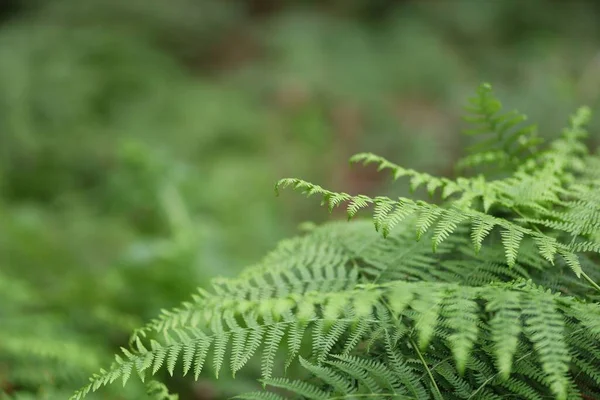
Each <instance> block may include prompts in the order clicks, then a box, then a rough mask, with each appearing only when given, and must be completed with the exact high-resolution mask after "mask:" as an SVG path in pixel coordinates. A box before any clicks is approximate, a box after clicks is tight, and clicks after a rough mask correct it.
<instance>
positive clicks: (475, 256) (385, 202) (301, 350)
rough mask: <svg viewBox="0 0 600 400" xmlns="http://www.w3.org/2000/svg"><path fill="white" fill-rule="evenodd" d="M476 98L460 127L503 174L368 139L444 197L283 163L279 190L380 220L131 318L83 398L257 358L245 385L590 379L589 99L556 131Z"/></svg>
mask: <svg viewBox="0 0 600 400" xmlns="http://www.w3.org/2000/svg"><path fill="white" fill-rule="evenodd" d="M469 110H470V112H472V113H474V114H475V116H474V117H471V118H470V119H469V120H470V121H471V122H473V123H475V128H474V129H473V130H471V131H469V132H468V133H469V134H471V135H474V136H476V137H482V138H483V141H482V142H481V143H480V144H478V145H477V147H475V148H474V150H473V151H474V152H473V153H471V155H470V156H468V157H467V158H465V159H464V160H463V164H464V165H469V166H471V167H475V166H477V165H479V164H481V163H483V162H491V161H493V162H494V163H496V167H499V170H501V171H502V174H500V175H499V176H496V177H494V178H492V179H490V178H489V177H488V178H486V177H485V176H483V175H478V176H475V177H471V178H467V177H460V178H457V179H450V178H438V177H434V176H431V175H429V174H422V173H419V172H417V171H414V170H411V169H405V168H403V167H400V166H398V165H396V164H393V163H391V162H389V161H387V160H385V159H383V158H381V157H378V156H375V155H373V154H371V153H361V154H358V155H356V156H354V157H353V158H352V161H353V162H363V163H366V164H369V163H375V164H377V165H378V169H379V170H389V171H391V172H392V174H393V177H394V179H395V180H397V179H399V178H401V177H408V178H409V181H410V182H409V185H410V186H411V188H412V189H417V188H418V187H421V186H424V187H425V189H426V190H427V191H428V192H429V194H430V195H431V196H436V193H437V194H438V195H439V196H438V198H439V200H440V201H439V202H434V200H431V201H430V202H426V201H420V200H419V201H416V200H412V199H409V198H405V197H401V198H397V199H393V198H390V197H387V196H376V197H371V196H367V195H364V194H358V195H351V194H348V193H343V192H339V193H338V192H333V191H330V190H327V189H325V188H323V187H321V186H319V185H315V184H312V183H310V182H306V181H304V180H301V179H296V178H291V179H283V180H281V181H280V182H278V184H277V185H276V190H277V191H278V192H279V190H280V189H282V188H285V187H292V188H294V189H296V190H299V191H301V192H303V193H305V194H306V195H307V196H312V195H318V196H320V197H321V200H322V203H323V205H326V206H327V207H328V209H329V210H330V211H331V210H333V208H336V207H344V208H345V209H346V212H347V215H348V217H349V218H350V219H352V218H354V217H355V216H356V215H357V214H358V213H359V212H360V211H361V210H364V209H367V208H372V209H373V211H372V223H373V224H374V227H375V229H372V227H371V226H370V225H371V222H369V221H353V222H350V223H347V222H331V223H328V224H324V225H323V226H321V227H317V228H315V229H313V230H312V231H311V232H310V233H308V234H306V235H304V236H301V237H297V238H292V239H288V240H285V241H282V242H281V243H280V244H279V245H278V246H277V248H276V249H275V250H274V251H273V252H272V253H270V254H268V255H267V256H266V257H265V258H264V259H263V260H262V261H261V262H260V263H258V264H257V265H255V266H252V267H249V268H247V269H246V270H245V271H244V272H243V273H242V274H241V275H240V276H239V277H237V278H231V279H215V280H214V281H213V290H212V291H199V292H198V293H197V294H195V295H193V296H192V298H191V300H190V301H187V302H184V303H183V304H182V305H181V306H180V307H178V308H176V309H173V310H170V311H163V312H162V313H161V315H160V316H159V317H158V318H156V319H155V320H153V321H150V322H149V323H148V324H147V325H146V326H144V327H142V328H140V329H139V330H137V331H136V332H134V334H133V335H132V337H131V340H130V347H129V348H128V349H122V353H121V354H119V355H118V356H116V358H115V361H114V363H113V364H112V365H111V366H110V367H109V368H108V369H103V370H101V371H100V372H99V373H97V374H96V375H94V376H92V378H91V380H90V383H89V384H88V385H87V386H85V387H84V388H82V389H81V390H80V391H78V392H77V393H75V394H74V396H73V399H81V398H83V397H85V396H86V395H87V394H88V393H89V392H91V391H95V390H97V389H99V388H100V387H101V386H105V385H108V384H110V383H112V382H114V381H116V380H120V381H122V382H123V383H126V382H127V381H129V379H130V378H131V376H134V375H139V377H140V378H141V379H142V380H144V379H146V378H147V377H148V376H151V375H155V374H157V373H159V371H162V370H164V371H167V372H168V373H169V374H171V375H173V374H178V373H181V374H182V375H186V374H188V373H191V371H193V374H194V377H195V378H196V379H198V377H199V376H200V375H201V374H202V373H203V371H204V369H205V367H206V366H211V368H210V369H211V370H212V371H213V373H214V374H215V375H216V376H217V377H218V376H219V375H220V374H222V373H223V370H224V369H225V368H228V369H229V370H230V373H232V374H233V375H234V376H235V374H236V372H237V371H239V370H241V369H242V368H244V366H245V365H247V364H248V362H249V361H250V360H251V359H252V358H257V359H260V360H261V366H262V368H261V371H262V380H261V381H262V383H263V386H264V387H265V390H264V391H256V392H250V393H247V394H241V395H240V396H238V398H243V399H264V400H279V399H283V398H289V397H292V398H294V397H295V398H310V399H331V398H334V399H336V398H337V399H341V398H358V397H361V396H369V397H374V398H401V399H402V398H406V399H430V398H434V399H502V398H511V397H512V398H523V399H543V398H549V397H553V398H556V399H572V398H582V399H587V398H590V397H591V398H594V396H597V394H598V393H600V348H599V347H598V340H599V339H600V322H599V321H600V305H599V304H598V303H597V302H595V301H597V300H598V299H600V297H599V296H598V293H597V292H598V291H600V287H599V286H598V285H597V284H596V280H598V279H599V278H600V268H599V267H598V255H597V254H598V253H599V252H600V244H599V243H600V242H598V236H599V235H598V231H599V230H600V196H599V193H600V192H599V189H598V188H599V182H598V176H597V174H596V173H595V172H593V171H590V170H589V169H590V168H589V166H590V165H596V164H595V163H598V158H597V157H596V156H591V155H589V154H588V152H587V151H586V149H585V147H584V145H583V142H582V140H583V139H584V138H585V135H586V133H585V129H584V128H585V124H586V123H587V121H588V120H589V110H588V109H586V108H582V109H580V110H579V111H578V112H577V113H576V114H575V115H574V116H573V117H572V118H571V121H570V126H569V127H568V128H567V129H565V130H564V131H563V135H562V136H561V137H560V138H559V139H557V140H555V141H553V142H550V143H548V144H546V145H542V142H541V141H540V140H538V137H537V136H536V135H535V131H534V130H533V128H531V127H521V125H520V124H521V123H522V122H523V121H524V117H523V116H522V115H521V114H518V113H516V112H510V113H502V112H501V105H500V102H499V101H498V100H497V99H496V98H495V97H494V96H493V93H492V91H491V88H490V87H489V85H483V86H481V87H480V88H479V90H478V92H477V96H476V97H475V98H474V99H472V101H471V108H470V109H469ZM569 271H570V272H569ZM294 366H295V367H294ZM292 367H294V368H292ZM298 368H300V372H299V374H298ZM179 371H180V372H179ZM167 395H168V393H165V396H167Z"/></svg>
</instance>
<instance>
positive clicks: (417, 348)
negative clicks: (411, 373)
mask: <svg viewBox="0 0 600 400" xmlns="http://www.w3.org/2000/svg"><path fill="white" fill-rule="evenodd" d="M410 344H411V346H412V347H413V348H414V349H415V351H416V352H417V355H418V356H419V359H420V360H421V363H423V366H424V367H425V370H426V371H427V375H429V379H430V380H431V383H432V384H433V387H434V388H435V391H436V392H437V394H438V396H439V398H440V399H442V398H443V397H442V393H441V392H440V388H438V385H437V383H435V379H434V378H433V374H432V373H431V370H430V369H429V366H428V365H427V362H425V359H424V358H423V355H422V354H421V352H420V351H419V347H418V346H417V344H416V343H415V342H414V340H412V339H410Z"/></svg>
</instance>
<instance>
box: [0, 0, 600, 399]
mask: <svg viewBox="0 0 600 400" xmlns="http://www.w3.org/2000/svg"><path fill="white" fill-rule="evenodd" d="M599 45H600V3H598V2H594V1H591V0H590V1H587V2H586V1H566V0H565V1H542V0H526V1H519V0H514V1H500V0H490V1H474V0H463V1H460V0H454V1H453V0H447V1H443V0H438V1H426V0H420V1H417V0H414V1H409V0H404V1H401V0H397V1H393V0H327V1H326V0H322V1H316V0H315V1H301V0H262V1H261V0H240V1H234V0H214V1H209V0H169V1H166V0H126V1H125V0H72V1H57V0H39V1H34V0H21V1H19V0H12V1H7V0H4V1H3V2H0V391H1V392H3V394H0V397H1V396H4V397H5V398H18V399H65V398H67V397H68V396H69V395H70V394H71V393H72V391H73V390H74V389H76V388H78V387H80V386H82V385H83V384H84V383H85V382H86V377H87V376H89V375H90V374H91V373H93V372H94V371H96V370H97V369H99V368H100V367H101V366H102V365H106V364H107V363H109V362H110V360H111V359H112V354H113V353H114V352H115V351H116V350H117V349H118V347H119V346H121V345H125V344H126V342H127V338H128V335H129V333H130V331H131V330H132V329H133V328H135V327H137V326H139V325H140V324H142V323H143V322H144V321H145V320H147V319H149V318H152V317H153V316H155V315H156V314H157V313H158V312H159V310H160V308H168V307H172V306H175V305H176V304H178V303H179V302H180V301H183V300H185V299H187V298H189V295H190V293H191V292H193V291H194V289H195V288H196V287H197V286H204V287H206V286H207V285H208V282H209V280H210V278H211V277H213V276H216V275H223V276H232V275H234V274H236V273H237V272H238V271H239V270H240V268H242V267H243V266H245V265H248V264H252V263H255V262H257V261H258V260H260V257H261V256H262V255H264V254H265V253H266V252H267V251H268V250H269V249H270V248H272V247H273V246H274V245H275V243H276V242H277V241H278V240H279V239H281V238H284V237H286V236H290V235H293V234H296V233H297V232H298V224H299V223H301V222H303V221H307V220H310V221H314V222H320V221H323V220H325V219H327V218H328V216H327V214H326V212H325V211H323V210H318V211H317V206H318V204H317V202H306V201H304V200H301V199H300V198H299V197H298V196H287V195H286V196H282V198H280V199H277V198H275V196H274V193H273V184H274V182H275V181H276V180H277V179H279V178H281V177H286V176H299V177H302V178H305V179H307V180H312V181H315V182H318V183H319V184H322V185H326V186H328V187H330V188H333V189H335V190H343V191H347V192H350V193H359V192H360V193H368V194H369V193H371V194H372V193H376V192H378V191H387V193H391V194H396V193H398V194H401V193H402V190H403V189H402V188H401V187H400V189H398V188H387V187H386V185H387V184H388V183H389V181H388V180H387V179H386V177H385V176H384V177H382V176H379V175H377V174H376V173H375V171H374V170H373V169H371V168H359V167H353V168H349V167H348V165H347V162H346V160H347V158H348V157H349V156H350V155H351V154H353V153H356V152H359V151H372V152H376V153H378V154H380V155H383V156H386V157H388V158H390V159H392V160H394V161H396V162H397V163H399V164H402V165H409V166H411V167H413V168H416V169H422V170H426V171H428V172H432V173H436V174H450V175H451V174H452V173H453V169H452V163H453V161H454V160H456V159H457V158H458V157H459V156H461V155H462V153H461V151H462V147H463V145H464V143H465V139H464V138H463V137H461V136H460V130H461V129H462V128H463V127H464V125H463V123H462V122H461V120H460V115H461V107H462V105H463V104H464V103H465V99H466V97H467V96H468V95H469V94H470V93H471V92H472V91H473V90H474V88H475V87H476V86H477V85H478V84H479V83H480V82H482V81H489V82H491V83H492V84H494V86H495V89H496V91H497V93H498V95H499V96H500V97H501V98H502V99H503V100H504V102H505V104H506V105H507V106H509V107H510V108H517V109H519V110H521V111H523V112H525V113H527V114H528V115H529V116H530V117H531V120H533V121H535V122H537V123H538V124H539V128H540V133H541V134H542V136H546V137H553V136H556V135H558V134H560V132H561V129H562V127H563V126H564V125H565V123H566V121H567V117H568V115H569V114H570V113H571V112H572V111H574V109H575V108H576V107H577V106H579V105H582V104H588V105H589V106H591V107H592V109H598V105H599V104H600V47H599ZM598 126H599V124H598V123H597V122H595V123H594V127H595V128H597V127H598ZM592 131H594V129H592ZM597 131H598V130H595V132H597ZM599 137H600V136H598V135H595V136H593V137H592V139H591V142H592V145H593V146H596V145H598V144H599V142H598V138H599ZM334 218H335V216H334ZM203 375H204V376H203V378H202V379H201V381H199V382H192V380H191V379H186V380H184V379H174V378H173V379H169V380H165V381H166V382H168V385H169V386H170V387H171V388H172V389H173V390H174V391H176V392H178V393H180V398H181V399H207V400H208V399H220V398H226V397H228V396H231V395H234V394H236V393H238V392H240V391H246V390H252V389H254V388H255V387H257V384H256V383H255V381H254V378H256V377H257V376H259V370H258V369H253V368H248V369H246V370H245V372H244V373H243V374H242V375H239V374H238V379H236V381H235V382H233V381H231V380H230V379H229V378H227V377H225V378H224V379H222V380H219V381H215V380H213V379H211V375H210V371H206V374H203ZM163 378H164V377H163ZM4 397H2V398H4ZM94 398H97V399H104V398H106V399H140V398H144V388H143V387H142V386H141V385H135V384H132V385H128V386H127V388H126V389H125V390H123V389H121V388H120V385H114V386H113V387H111V388H110V389H108V390H104V391H102V392H100V393H99V394H97V395H95V397H94Z"/></svg>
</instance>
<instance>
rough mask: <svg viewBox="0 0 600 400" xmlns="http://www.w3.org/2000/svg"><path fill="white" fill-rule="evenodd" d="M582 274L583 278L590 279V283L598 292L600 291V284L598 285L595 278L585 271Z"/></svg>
mask: <svg viewBox="0 0 600 400" xmlns="http://www.w3.org/2000/svg"><path fill="white" fill-rule="evenodd" d="M581 276H583V279H585V280H586V281H588V282H589V284H590V285H592V287H593V288H594V289H596V290H597V291H598V292H600V286H598V284H597V283H596V282H594V280H593V279H592V278H590V277H589V276H588V274H586V273H585V272H582V273H581Z"/></svg>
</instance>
